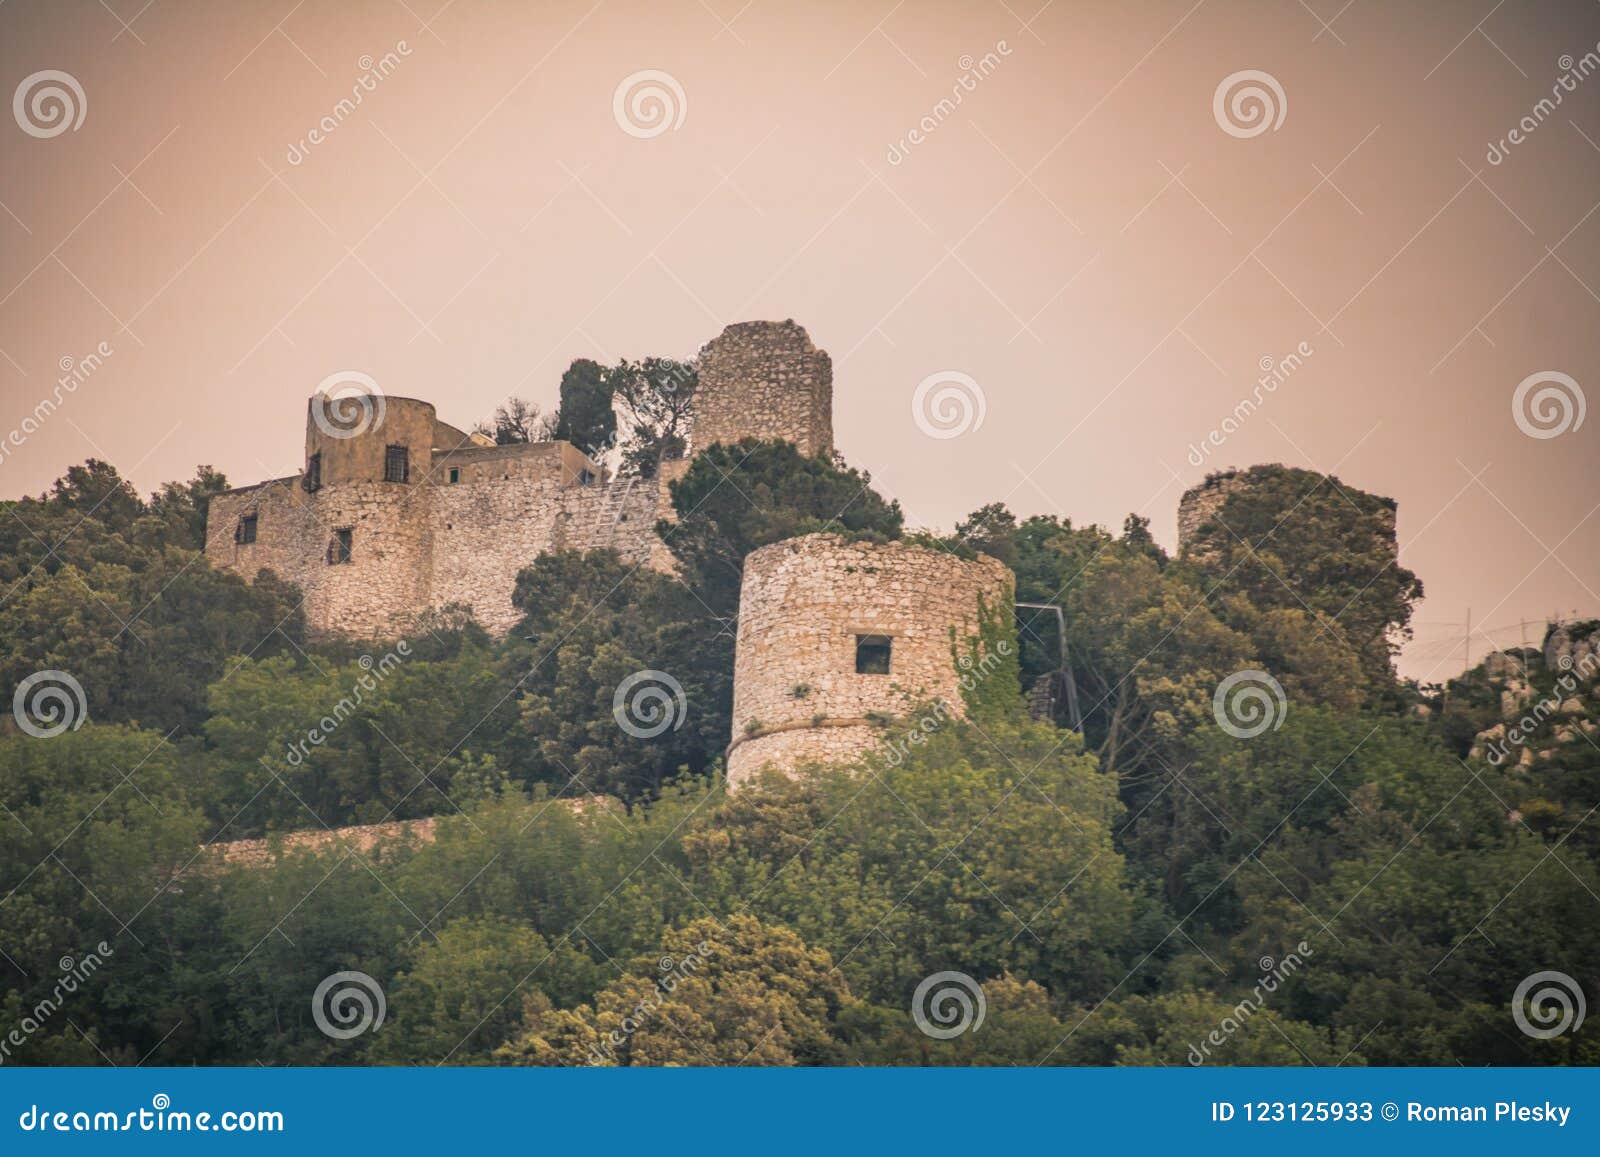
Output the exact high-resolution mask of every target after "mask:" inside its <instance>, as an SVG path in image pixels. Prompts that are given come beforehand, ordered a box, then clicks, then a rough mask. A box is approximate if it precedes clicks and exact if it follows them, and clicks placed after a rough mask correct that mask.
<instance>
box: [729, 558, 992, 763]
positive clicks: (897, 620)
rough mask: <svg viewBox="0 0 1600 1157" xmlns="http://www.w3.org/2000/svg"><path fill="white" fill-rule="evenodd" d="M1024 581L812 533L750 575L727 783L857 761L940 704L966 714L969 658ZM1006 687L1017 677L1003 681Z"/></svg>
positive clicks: (977, 566) (976, 563)
mask: <svg viewBox="0 0 1600 1157" xmlns="http://www.w3.org/2000/svg"><path fill="white" fill-rule="evenodd" d="M1012 585H1013V584H1012V577H1011V572H1010V571H1009V570H1008V569H1007V568H1006V567H1005V565H1004V564H1002V563H1000V562H998V561H997V560H995V559H992V558H989V557H987V556H982V555H980V556H979V557H978V558H976V559H972V560H968V559H962V558H958V557H956V556H955V555H953V554H951V553H949V552H947V551H943V550H938V549H935V548H932V547H925V546H916V545H912V544H910V543H903V542H891V543H885V544H875V543H869V542H850V541H847V540H846V539H844V538H842V537H840V536H838V535H833V534H809V535H805V536H802V537H800V538H792V539H787V540H785V541H783V542H779V543H775V544H773V545H771V546H766V547H762V548H761V549H760V550H757V551H753V552H752V553H751V554H750V555H749V556H748V557H747V558H746V559H745V563H744V582H743V585H742V587H741V589H740V595H739V633H738V638H737V642H736V651H735V659H734V673H733V743H732V745H731V746H730V747H729V749H728V782H729V783H730V784H731V785H734V786H737V785H738V784H739V783H741V782H742V781H744V780H746V779H748V778H749V777H750V776H751V775H752V774H754V773H755V771H756V770H757V769H758V768H760V767H762V766H763V765H765V764H768V763H771V764H774V765H776V766H777V767H779V768H782V769H786V770H787V769H789V768H792V767H793V766H795V765H796V764H798V763H801V762H804V761H806V760H819V761H820V760H834V759H850V758H854V757H856V756H858V755H860V754H862V753H864V752H866V751H868V750H870V749H871V748H873V747H874V746H875V745H876V744H877V743H878V742H879V741H880V740H881V739H883V738H884V737H885V734H886V731H885V724H886V723H888V721H889V719H890V717H893V716H901V715H905V714H906V713H907V712H909V711H912V710H914V709H915V708H917V707H919V706H921V705H924V704H927V703H929V702H930V701H934V700H940V701H943V703H944V704H945V705H946V707H947V709H948V712H949V714H950V715H951V716H955V717H959V716H961V715H963V714H964V704H963V701H962V696H961V686H960V685H961V679H962V677H963V675H964V674H966V675H971V676H973V677H987V675H988V673H989V672H988V670H987V669H985V670H983V671H981V672H978V673H976V674H974V673H973V672H972V671H971V670H970V669H966V668H963V666H962V665H961V663H960V662H959V660H958V658H957V654H958V651H959V650H960V648H961V647H964V646H966V645H967V644H968V640H969V639H971V638H972V637H974V636H976V635H977V633H978V629H979V609H980V601H981V602H982V603H984V604H987V606H988V607H989V608H991V609H994V608H1002V609H1003V611H1004V613H1005V615H1006V619H1005V621H1006V622H1010V612H1011V603H1012V597H1013V596H1012ZM1002 677H1004V676H1002Z"/></svg>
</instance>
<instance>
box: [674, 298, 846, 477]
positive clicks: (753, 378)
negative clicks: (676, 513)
mask: <svg viewBox="0 0 1600 1157" xmlns="http://www.w3.org/2000/svg"><path fill="white" fill-rule="evenodd" d="M698 362H699V371H700V384H699V386H698V388H697V389H696V391H695V396H694V427H693V430H692V433H691V438H692V441H693V448H694V450H695V451H696V452H698V451H700V450H704V449H705V448H706V447H707V446H710V445H712V444H714V443H717V442H724V443H733V442H737V441H739V440H740V439H741V438H763V439H771V440H778V439H781V440H783V441H785V442H793V443H794V444H795V445H796V446H798V447H799V448H800V453H802V454H806V455H811V454H816V453H818V452H820V451H824V450H832V449H833V360H832V359H831V358H829V357H828V354H827V352H826V351H825V350H819V349H818V348H817V347H816V346H814V345H812V344H811V338H810V337H809V336H808V335H807V334H806V331H805V328H804V327H803V326H798V325H796V324H795V323H794V322H793V321H746V322H740V323H739V324H737V325H730V326H728V328H727V329H725V330H723V331H722V333H721V334H720V335H719V336H718V337H716V338H714V339H712V340H711V341H710V342H708V343H707V344H706V346H705V348H703V349H702V350H701V351H700V355H699V359H698Z"/></svg>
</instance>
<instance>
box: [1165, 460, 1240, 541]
mask: <svg viewBox="0 0 1600 1157" xmlns="http://www.w3.org/2000/svg"><path fill="white" fill-rule="evenodd" d="M1248 484H1249V483H1248V482H1247V481H1246V479H1245V478H1244V476H1243V475H1242V474H1238V473H1228V474H1218V475H1214V476H1212V477H1210V478H1208V479H1206V480H1205V481H1204V482H1202V483H1201V484H1200V485H1199V486H1194V487H1191V488H1190V489H1188V490H1185V491H1184V492H1183V497H1182V498H1180V499H1179V500H1178V549H1179V550H1180V551H1182V550H1185V549H1187V548H1188V546H1189V545H1190V544H1191V543H1192V542H1193V541H1194V536H1195V533H1196V532H1197V531H1198V530H1199V529H1200V528H1201V527H1202V526H1203V525H1205V523H1207V522H1208V521H1210V520H1211V518H1212V516H1213V515H1215V514H1216V513H1217V511H1219V510H1221V509H1222V504H1223V503H1224V502H1226V501H1227V500H1228V495H1230V494H1232V493H1233V492H1234V491H1236V490H1238V489H1240V488H1241V487H1244V486H1247V485H1248Z"/></svg>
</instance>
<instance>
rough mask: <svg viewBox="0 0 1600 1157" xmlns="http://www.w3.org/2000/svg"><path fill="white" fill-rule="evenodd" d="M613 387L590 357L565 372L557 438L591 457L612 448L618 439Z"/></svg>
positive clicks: (603, 370)
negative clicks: (613, 404)
mask: <svg viewBox="0 0 1600 1157" xmlns="http://www.w3.org/2000/svg"><path fill="white" fill-rule="evenodd" d="M613 388H614V387H613V383H612V382H610V381H609V380H607V375H606V371H605V369H604V367H602V366H601V365H600V363H599V362H594V361H590V360H589V359H588V358H578V359H577V360H576V361H574V362H573V363H572V364H571V365H570V366H568V367H567V372H566V373H564V374H562V375H561V408H560V409H559V410H558V411H557V413H556V422H555V431H554V437H556V438H560V439H562V440H563V441H566V442H571V443H572V444H573V445H574V446H576V447H578V448H579V449H580V450H582V451H583V452H584V453H585V454H587V455H589V456H590V457H591V458H598V457H599V456H600V455H601V454H604V453H605V452H606V451H607V450H609V449H611V447H612V446H613V445H615V444H616V441H617V413H616V410H615V409H614V408H613V406H612V390H613Z"/></svg>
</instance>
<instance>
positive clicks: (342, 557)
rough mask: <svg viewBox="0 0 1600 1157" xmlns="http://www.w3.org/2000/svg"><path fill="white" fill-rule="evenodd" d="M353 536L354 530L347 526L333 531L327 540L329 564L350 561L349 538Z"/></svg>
mask: <svg viewBox="0 0 1600 1157" xmlns="http://www.w3.org/2000/svg"><path fill="white" fill-rule="evenodd" d="M354 536H355V531H353V530H350V529H348V528H347V529H344V530H336V531H334V532H333V537H332V538H330V539H329V540H328V565H329V566H333V565H335V564H337V563H341V562H349V561H350V540H351V539H352V538H353V537H354Z"/></svg>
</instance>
